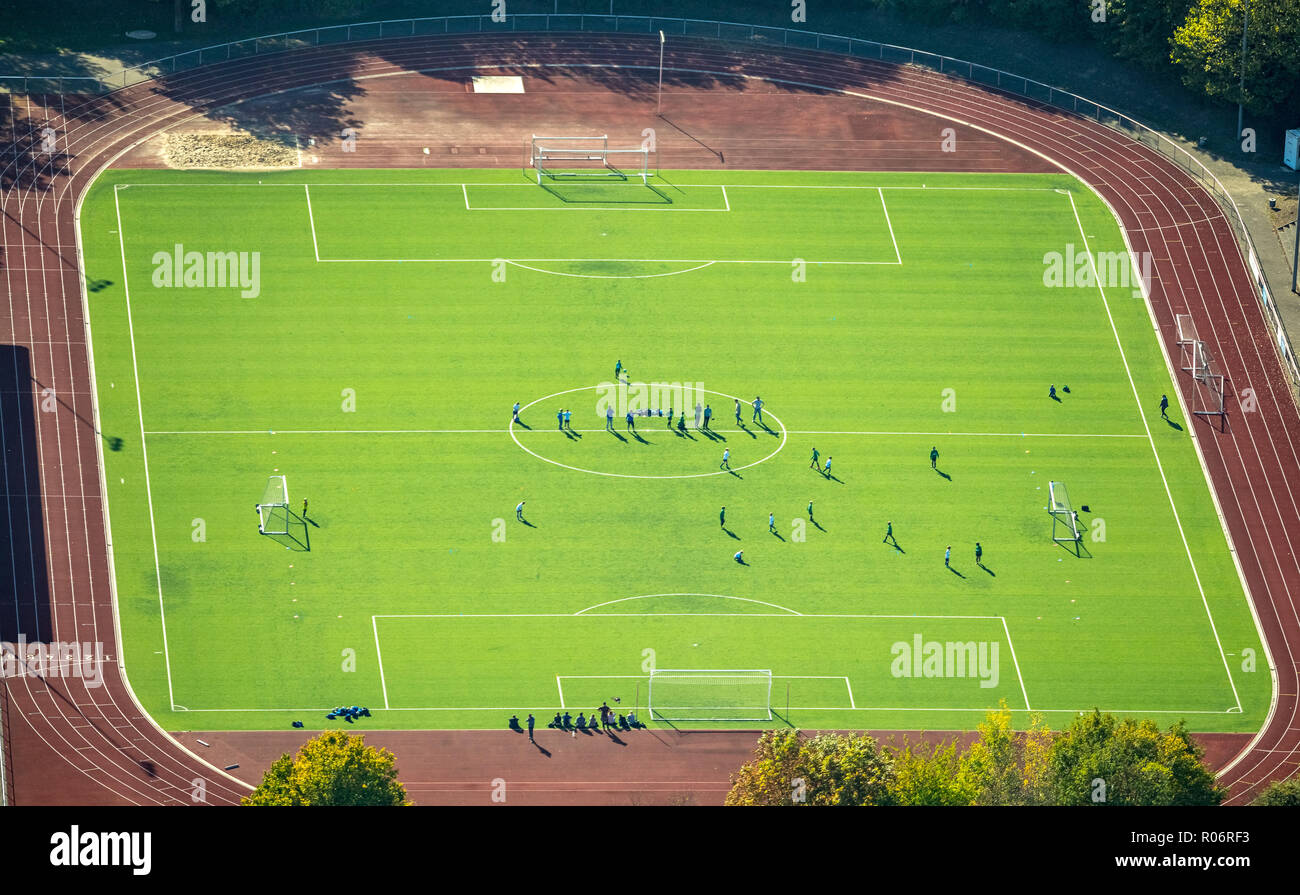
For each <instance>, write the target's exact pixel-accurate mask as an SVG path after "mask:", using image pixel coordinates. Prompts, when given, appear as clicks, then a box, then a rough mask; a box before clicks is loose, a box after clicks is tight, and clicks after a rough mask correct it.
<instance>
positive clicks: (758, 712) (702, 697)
mask: <svg viewBox="0 0 1300 895" xmlns="http://www.w3.org/2000/svg"><path fill="white" fill-rule="evenodd" d="M647 708H648V709H649V713H650V717H651V718H652V719H658V720H660V721H771V720H772V672H771V670H770V669H741V670H736V669H722V670H718V669H655V670H654V671H651V672H650V693H649V701H648V703H647Z"/></svg>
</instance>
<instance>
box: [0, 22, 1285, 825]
mask: <svg viewBox="0 0 1300 895" xmlns="http://www.w3.org/2000/svg"><path fill="white" fill-rule="evenodd" d="M658 53H659V43H658V41H654V40H651V39H647V38H641V37H639V36H631V35H618V36H617V37H614V36H609V37H605V36H601V35H592V34H583V35H536V36H534V35H517V34H515V35H510V36H508V37H497V36H493V35H484V36H468V35H458V36H454V37H419V38H407V39H397V40H383V41H374V42H367V43H355V44H347V45H341V46H340V45H336V46H328V47H318V48H310V49H303V50H295V51H293V52H291V53H285V54H279V55H275V56H264V57H252V58H248V59H243V60H238V61H234V62H229V63H223V64H220V65H214V66H210V67H205V68H202V69H197V70H195V71H193V72H190V73H186V74H181V75H174V76H170V77H168V78H166V79H163V80H161V81H157V82H151V83H147V84H141V85H137V86H136V87H132V88H130V89H127V90H123V91H119V92H118V93H114V94H111V95H109V96H107V97H99V98H74V97H55V98H50V99H48V100H46V99H45V98H41V97H15V98H11V99H10V100H9V103H10V106H9V111H10V114H9V116H8V117H9V120H8V121H7V122H4V124H5V125H6V126H7V127H8V129H9V131H10V133H9V134H8V139H9V140H10V144H11V145H10V146H9V147H8V149H7V154H6V156H5V157H4V158H3V169H2V170H0V183H2V184H3V189H4V193H3V201H2V202H0V204H2V205H3V210H4V217H3V231H2V241H0V246H2V247H3V251H4V257H3V266H4V290H5V298H4V300H3V303H2V304H0V344H14V345H20V346H25V347H26V348H28V349H29V350H30V352H31V354H30V358H31V365H32V373H31V376H32V378H33V379H34V380H35V381H36V386H35V387H34V388H33V389H32V391H31V392H30V393H27V394H24V395H22V396H21V397H22V400H24V401H31V402H32V404H33V405H35V404H36V403H37V399H38V395H40V394H41V389H44V388H49V389H53V392H52V393H46V396H48V397H54V398H56V399H57V400H56V402H55V406H54V407H53V409H52V410H51V412H36V410H35V408H33V412H32V413H31V414H30V417H29V418H30V419H32V420H34V421H35V422H34V424H33V427H34V431H33V432H0V437H3V438H4V444H3V447H4V449H5V452H6V456H7V457H8V455H9V453H10V451H11V449H12V450H17V451H19V452H20V453H21V452H22V449H23V446H25V445H27V444H32V445H34V452H35V453H36V458H35V461H34V462H32V461H30V458H29V459H28V460H25V461H23V462H28V463H30V465H31V467H32V468H34V469H35V470H37V472H38V475H39V482H38V483H37V484H35V485H33V484H31V483H29V482H28V481H27V480H26V479H23V480H22V482H21V484H22V490H21V492H20V493H21V499H19V498H17V497H15V493H16V492H10V491H8V490H7V491H6V495H7V496H8V498H9V504H8V507H9V512H8V518H6V519H0V532H3V533H4V534H5V535H6V536H7V537H8V538H9V539H10V540H11V541H12V542H13V543H14V544H16V545H19V547H21V550H25V551H27V553H28V554H29V556H30V558H31V560H32V561H31V563H30V564H29V566H30V568H26V567H24V568H20V565H19V563H17V562H15V563H14V566H13V568H12V569H9V570H6V569H0V586H4V585H6V584H8V582H6V581H5V578H6V577H9V578H10V579H11V581H12V585H13V593H14V596H13V598H12V604H13V605H12V612H13V616H14V620H13V622H10V623H8V624H15V625H17V627H16V628H15V630H24V631H27V632H29V639H36V638H32V637H31V634H30V632H31V631H32V630H37V629H39V630H37V637H40V638H46V639H57V640H73V639H76V640H98V641H101V642H104V643H106V644H116V643H117V638H116V629H115V617H114V611H113V603H112V590H111V585H110V575H109V563H108V560H109V553H108V549H107V545H106V529H105V524H104V500H103V483H102V481H101V476H100V473H99V470H100V463H99V454H98V452H99V451H100V450H102V447H101V445H100V441H99V438H98V434H97V432H96V430H95V426H94V422H95V413H94V404H93V394H92V388H93V383H92V379H91V374H90V368H89V352H88V344H87V330H86V321H85V316H84V307H83V303H82V294H81V286H80V279H79V272H78V261H79V259H78V252H77V242H76V228H75V222H76V212H77V205H78V202H79V200H80V198H81V196H83V195H84V193H85V191H86V189H87V188H88V186H89V185H90V183H91V181H92V180H93V179H94V177H95V176H96V175H97V173H98V172H99V171H100V170H102V168H103V167H105V166H106V165H107V164H109V163H110V162H111V161H112V160H113V159H114V158H115V157H117V156H118V155H119V154H121V153H122V152H124V151H126V150H127V149H129V148H130V147H131V146H132V145H134V144H136V143H138V142H139V141H141V140H143V139H146V138H147V137H149V136H150V135H152V134H155V133H157V132H158V131H159V130H161V129H163V128H165V127H168V126H170V125H174V124H176V123H177V122H180V121H182V120H184V119H185V118H187V117H191V116H195V115H202V114H204V113H205V112H207V111H211V110H214V109H217V108H219V107H221V106H223V105H227V104H229V103H231V102H234V101H236V100H239V99H245V98H249V97H253V96H259V95H264V94H267V93H269V92H272V91H277V90H286V89H292V88H295V87H304V86H310V85H314V84H320V83H324V82H330V81H338V80H345V79H349V78H360V77H366V76H372V75H379V74H384V73H392V72H400V71H413V70H418V71H432V70H448V69H465V68H466V67H470V66H479V67H484V68H490V69H495V70H501V71H509V72H513V73H522V74H529V75H532V74H538V73H544V72H545V71H547V70H548V69H549V70H565V71H568V72H570V73H573V74H582V73H584V72H585V73H589V74H593V75H600V76H603V77H611V76H618V77H637V78H644V75H645V73H646V72H650V71H652V70H654V69H655V68H656V67H657V64H658ZM664 65H665V71H666V72H668V73H669V76H670V78H671V79H672V81H673V82H676V83H680V84H689V83H701V84H702V83H709V82H713V81H716V80H718V79H721V80H722V81H724V82H727V81H728V79H735V78H738V77H752V78H762V79H767V80H770V81H772V82H774V83H776V84H778V85H781V86H784V87H786V88H788V89H790V90H792V91H820V90H829V91H845V90H847V91H851V92H852V93H853V94H854V95H861V96H862V97H864V98H867V99H871V100H876V101H881V102H886V103H892V104H896V105H899V106H905V107H907V108H910V109H912V110H914V111H918V112H922V113H925V114H932V115H935V116H936V117H937V118H940V119H949V120H952V121H955V122H958V123H962V124H965V125H968V126H971V127H975V128H978V129H981V130H984V131H986V132H988V133H990V134H994V135H997V136H999V137H1001V138H1003V139H1006V140H1009V141H1012V142H1014V143H1016V144H1017V145H1019V146H1021V147H1023V148H1025V149H1028V150H1030V151H1032V152H1035V153H1037V154H1039V155H1041V156H1042V157H1043V158H1045V159H1046V160H1048V161H1050V162H1052V163H1054V164H1056V165H1058V166H1060V167H1061V168H1062V169H1064V170H1066V171H1069V172H1070V173H1072V174H1074V175H1075V176H1077V177H1078V178H1080V179H1081V180H1083V181H1084V182H1085V183H1087V184H1088V185H1089V186H1091V187H1092V188H1093V189H1095V190H1096V191H1097V192H1098V194H1100V195H1101V196H1102V198H1103V199H1105V200H1106V201H1107V202H1108V203H1109V204H1110V206H1111V207H1112V208H1113V209H1114V211H1115V213H1116V214H1117V216H1118V217H1119V220H1120V222H1121V224H1122V225H1123V227H1124V228H1125V230H1126V232H1127V235H1128V238H1129V240H1130V243H1131V245H1132V248H1133V250H1134V251H1136V252H1143V251H1149V252H1151V253H1152V255H1153V258H1154V281H1153V284H1152V290H1151V308H1152V313H1153V315H1154V317H1155V320H1156V322H1157V324H1158V325H1159V332H1160V336H1161V338H1162V339H1163V341H1164V343H1165V346H1166V348H1167V350H1168V351H1169V354H1170V355H1171V356H1175V357H1176V356H1177V351H1176V346H1175V344H1174V340H1175V334H1174V328H1173V323H1174V315H1175V314H1178V313H1190V314H1192V315H1194V317H1195V318H1196V322H1197V327H1198V334H1199V336H1200V337H1201V338H1203V339H1204V340H1205V341H1206V342H1207V343H1208V345H1209V346H1210V349H1211V351H1212V353H1213V354H1214V356H1215V358H1216V359H1217V360H1218V362H1219V364H1220V366H1221V367H1222V370H1223V372H1224V373H1225V374H1226V375H1227V377H1228V379H1229V380H1230V382H1231V383H1232V384H1233V387H1234V389H1235V390H1236V392H1237V393H1240V392H1241V390H1242V389H1244V388H1247V387H1249V388H1252V389H1253V390H1254V393H1255V396H1256V399H1257V402H1258V409H1257V411H1256V412H1254V413H1247V414H1235V413H1234V414H1232V415H1231V416H1230V418H1229V425H1228V426H1227V430H1226V431H1225V432H1222V433H1220V432H1219V431H1217V430H1216V429H1214V428H1212V427H1211V426H1209V425H1206V424H1200V423H1197V424H1195V425H1194V426H1193V429H1192V431H1193V433H1194V434H1195V435H1196V436H1197V440H1198V444H1199V449H1200V451H1201V453H1202V456H1203V459H1204V462H1205V465H1206V468H1207V470H1208V472H1209V475H1210V479H1211V483H1212V486H1213V490H1214V493H1215V495H1216V497H1217V500H1218V503H1219V504H1220V507H1221V512H1222V515H1223V518H1224V520H1225V524H1226V527H1227V530H1228V533H1229V538H1230V545H1231V546H1232V547H1233V549H1234V550H1235V554H1236V557H1237V560H1238V562H1239V564H1240V567H1241V569H1242V573H1243V575H1244V578H1245V582H1246V585H1247V588H1248V592H1249V595H1250V598H1251V600H1252V602H1253V605H1254V607H1255V610H1256V613H1257V616H1258V618H1259V622H1260V625H1261V628H1262V630H1263V632H1264V636H1265V641H1266V643H1267V645H1268V648H1269V650H1270V653H1271V657H1272V662H1273V664H1274V667H1275V679H1276V682H1277V683H1276V702H1275V705H1274V708H1273V710H1272V711H1271V712H1270V714H1269V717H1268V719H1267V722H1266V724H1265V726H1264V728H1263V729H1262V730H1261V731H1260V733H1259V734H1258V735H1257V736H1256V737H1255V738H1254V739H1253V740H1252V742H1251V743H1250V744H1249V746H1248V747H1247V748H1246V749H1244V750H1243V751H1242V752H1241V753H1240V754H1239V755H1237V756H1236V758H1234V759H1233V760H1232V761H1231V762H1229V763H1228V765H1227V766H1226V767H1225V769H1224V770H1223V772H1222V780H1223V782H1224V783H1225V784H1227V785H1228V786H1229V787H1230V789H1231V797H1230V800H1229V801H1230V803H1236V804H1239V803H1242V802H1244V801H1247V800H1248V799H1249V798H1250V797H1251V796H1252V794H1253V793H1254V792H1255V791H1256V790H1257V789H1258V788H1259V787H1260V786H1261V785H1262V784H1264V783H1265V782H1267V781H1269V780H1271V779H1276V778H1280V777H1285V776H1289V775H1291V774H1292V773H1294V772H1295V770H1296V767H1297V757H1298V755H1300V723H1298V722H1297V714H1296V713H1297V698H1296V693H1297V671H1296V656H1295V649H1296V647H1297V646H1300V607H1298V606H1297V602H1296V596H1295V592H1294V591H1295V589H1296V587H1297V585H1298V584H1300V565H1298V561H1297V556H1296V551H1295V550H1294V549H1293V546H1292V543H1291V534H1290V525H1289V523H1291V522H1292V520H1294V519H1295V518H1296V516H1297V502H1296V495H1295V493H1294V491H1293V489H1292V485H1291V482H1292V481H1298V482H1300V475H1297V473H1300V457H1298V456H1297V452H1296V445H1295V441H1294V440H1293V435H1292V433H1295V432H1300V426H1297V422H1298V420H1297V408H1296V405H1295V402H1294V400H1293V399H1292V395H1291V392H1290V389H1289V387H1288V385H1287V381H1286V378H1285V375H1284V372H1283V369H1282V366H1281V362H1280V360H1279V358H1278V356H1277V353H1276V349H1275V348H1274V345H1273V342H1272V339H1271V337H1270V335H1269V331H1268V328H1267V325H1266V323H1265V321H1264V318H1263V314H1262V311H1261V309H1260V308H1259V306H1258V299H1257V298H1256V296H1255V291H1254V288H1253V285H1252V283H1251V277H1250V274H1249V272H1248V271H1247V269H1246V265H1245V262H1244V260H1243V259H1242V257H1241V254H1240V252H1239V250H1238V248H1237V243H1236V240H1235V238H1234V236H1233V232H1232V230H1231V228H1230V227H1229V225H1228V221H1227V219H1226V218H1225V216H1224V215H1223V212H1222V211H1221V209H1220V208H1219V206H1218V205H1217V204H1216V202H1215V201H1214V199H1213V198H1212V197H1211V196H1210V195H1209V194H1208V193H1206V192H1205V191H1204V190H1203V189H1202V188H1201V187H1200V186H1199V184H1198V183H1197V182H1196V181H1195V180H1194V179H1193V178H1191V177H1190V176H1189V175H1187V174H1186V173H1185V172H1183V171H1182V170H1181V169H1180V168H1178V167H1177V166H1176V165H1174V164H1172V163H1171V162H1169V161H1167V160H1165V159H1164V158H1162V157H1160V156H1159V155H1158V154H1156V153H1154V152H1152V151H1150V150H1148V149H1147V148H1145V147H1143V146H1141V145H1140V144H1137V143H1135V142H1133V141H1131V140H1129V139H1128V138H1127V137H1125V136H1123V135H1122V134H1120V133H1118V132H1116V131H1112V130H1110V129H1108V128H1106V127H1103V126H1101V125H1099V124H1097V123H1095V122H1092V121H1089V120H1087V119H1081V118H1078V117H1076V116H1073V115H1070V114H1068V113H1065V112H1063V111H1061V110H1058V109H1056V108H1053V107H1050V106H1046V105H1041V104H1036V103H1033V102H1030V101H1026V100H1024V99H1021V98H1019V97H1013V96H1009V95H1006V94H1003V93H1000V92H998V91H996V90H992V89H988V88H984V87H981V86H978V85H974V84H970V83H967V82H964V81H960V80H956V79H951V78H948V77H945V76H943V75H939V74H936V73H934V72H930V71H928V70H924V69H917V68H912V67H907V66H896V65H891V64H885V63H878V62H872V61H869V60H860V59H851V58H846V57H841V56H835V55H831V54H825V53H818V52H812V51H797V50H788V49H783V50H782V51H780V52H776V51H767V50H759V49H754V48H749V47H745V46H741V45H737V44H728V43H721V42H715V41H706V40H698V39H679V40H675V41H674V42H673V44H672V46H671V49H670V51H669V52H668V53H667V54H666V56H665V59H664ZM46 127H49V128H51V129H52V130H53V139H54V141H55V146H54V151H53V153H46V152H43V151H42V149H43V147H42V140H43V138H44V137H45V136H46V132H45V131H43V128H46ZM936 132H937V131H936ZM15 357H17V356H16V355H15ZM15 363H17V360H15ZM0 381H3V380H0ZM1175 381H1176V386H1177V387H1178V388H1179V389H1184V387H1185V386H1186V384H1187V383H1186V381H1185V380H1184V379H1183V378H1181V377H1176V380H1175ZM1183 406H1185V407H1190V406H1192V401H1190V400H1187V395H1186V394H1184V400H1183ZM15 445H16V446H17V447H15ZM15 468H21V467H20V466H15ZM8 470H9V467H8V466H6V475H8V474H9V472H8ZM6 482H7V484H6V488H8V485H9V484H12V483H11V482H9V481H8V480H6ZM15 507H18V508H19V509H20V510H21V509H22V508H24V507H25V508H27V509H28V510H31V509H32V508H36V510H38V511H39V512H38V515H37V518H38V519H39V520H40V525H39V526H36V529H37V530H38V533H39V536H40V537H39V540H40V541H43V543H41V542H38V541H31V542H29V540H28V539H29V537H30V533H31V531H32V527H31V526H29V525H26V524H23V523H24V522H25V520H23V519H21V518H20V519H18V520H15V519H14V518H13V517H14V516H15ZM18 515H20V516H21V512H18ZM19 547H15V549H14V550H13V551H11V552H13V553H14V554H15V555H17V554H18V553H20V552H21V550H20V549H19ZM42 556H43V559H44V565H43V568H44V573H45V574H46V575H47V576H48V582H43V581H40V580H38V570H39V569H40V568H42V563H41V557H42ZM23 571H28V572H30V576H29V577H30V578H31V580H25V579H23V578H22V576H21V575H20V572H23ZM9 612H10V607H9V601H0V614H2V615H4V616H6V617H7V616H8V613H9ZM0 630H7V625H6V627H5V628H3V629H0ZM110 652H111V653H113V654H112V655H111V656H110V657H109V660H110V661H106V663H105V667H104V671H103V677H104V686H102V687H97V688H92V687H88V686H85V685H84V684H82V683H81V682H80V681H77V680H75V679H67V678H60V679H55V680H48V681H47V680H40V679H37V678H33V677H23V678H14V679H9V680H7V681H6V682H5V686H4V693H5V698H4V705H0V721H2V722H3V723H4V736H5V743H6V747H7V748H8V749H9V750H10V755H11V760H10V761H9V763H8V764H6V766H5V770H6V772H8V773H9V774H10V776H9V780H10V781H11V783H12V782H13V781H14V780H15V779H16V780H17V781H19V782H18V783H17V788H16V789H14V790H13V791H11V792H10V797H11V799H13V800H14V801H17V802H23V803H39V802H47V803H48V802H55V803H80V804H86V803H107V804H146V803H165V804H190V803H192V801H193V800H194V792H195V790H196V787H197V785H198V784H196V783H195V781H202V789H203V792H204V795H205V801H206V802H207V803H209V804H212V803H230V802H233V801H235V800H237V799H238V797H239V796H240V795H241V794H242V793H243V792H244V791H246V788H245V787H244V786H243V785H242V784H240V783H238V782H237V781H235V780H234V779H233V778H229V777H227V776H225V775H223V774H222V773H220V772H219V771H217V770H216V769H215V768H213V767H211V766H209V765H207V764H206V763H204V762H203V761H202V760H201V759H199V758H198V757H197V756H195V755H193V754H192V753H190V752H188V751H187V750H185V749H184V748H183V747H181V746H180V745H179V744H178V743H176V742H175V741H174V740H173V739H171V738H170V737H168V736H167V735H166V734H165V733H164V732H162V731H161V730H160V729H159V728H158V727H157V726H156V725H154V724H153V722H152V721H151V720H150V719H149V718H148V717H147V716H146V715H145V714H144V712H143V711H142V710H141V709H140V707H139V706H138V705H137V704H136V702H135V700H134V698H133V697H132V695H131V693H130V689H129V686H128V684H127V682H126V680H125V678H124V677H123V675H122V673H121V668H120V665H119V662H120V657H119V656H118V655H116V646H112V647H111V649H110ZM32 756H35V758H33V757H32ZM51 756H58V757H57V758H52V757H51ZM32 762H40V763H41V764H40V766H39V767H32V766H29V765H30V763H32ZM58 762H61V763H62V765H60V764H58ZM46 774H48V775H49V778H48V782H42V783H32V782H28V781H38V780H41V778H42V777H43V776H45V775H46Z"/></svg>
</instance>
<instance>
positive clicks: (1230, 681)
mask: <svg viewBox="0 0 1300 895" xmlns="http://www.w3.org/2000/svg"><path fill="white" fill-rule="evenodd" d="M1067 195H1068V197H1069V199H1070V208H1071V209H1072V210H1073V212H1074V222H1075V223H1076V224H1077V225H1078V227H1079V236H1080V238H1082V239H1083V250H1084V251H1085V252H1087V253H1088V266H1089V267H1090V268H1091V270H1092V275H1093V277H1095V278H1096V282H1097V291H1098V292H1099V293H1100V294H1101V303H1102V306H1103V307H1104V308H1105V309H1106V319H1107V320H1109V321H1110V330H1111V332H1112V333H1113V334H1114V336H1115V346H1116V347H1117V348H1118V349H1119V357H1120V360H1121V361H1123V362H1124V373H1125V374H1126V375H1127V376H1128V383H1129V387H1130V388H1131V389H1132V390H1133V400H1134V401H1135V402H1136V403H1137V407H1138V416H1139V417H1141V418H1142V428H1143V429H1145V430H1146V433H1147V443H1148V444H1150V445H1151V454H1152V456H1153V457H1155V461H1156V470H1157V471H1159V473H1160V481H1161V482H1163V483H1164V486H1165V496H1166V497H1167V498H1169V509H1170V510H1171V511H1172V512H1173V514H1174V524H1175V525H1177V526H1178V537H1179V538H1181V539H1182V542H1183V550H1184V552H1185V553H1186V554H1187V562H1188V564H1189V565H1190V566H1191V568H1192V578H1193V579H1194V580H1195V581H1196V590H1197V592H1198V593H1200V595H1201V605H1202V606H1204V607H1205V615H1206V617H1207V618H1208V619H1209V620H1210V631H1211V632H1212V633H1213V634H1214V642H1215V644H1216V645H1217V646H1218V647H1219V658H1220V659H1222V660H1223V671H1224V673H1225V674H1227V675H1228V686H1230V687H1231V688H1232V697H1233V699H1234V700H1236V703H1237V711H1241V710H1242V708H1241V695H1240V694H1239V693H1238V692H1237V682H1236V681H1234V680H1233V679H1232V669H1231V668H1229V667H1228V657H1227V656H1226V655H1225V654H1224V652H1223V642H1222V641H1221V640H1219V629H1218V626H1217V625H1215V624H1214V614H1213V613H1212V612H1210V602H1209V600H1207V599H1206V597H1205V587H1204V586H1203V585H1202V584H1201V575H1200V572H1198V571H1197V569H1196V560H1195V559H1193V558H1192V548H1191V546H1190V545H1189V544H1188V543H1187V534H1186V532H1184V531H1183V521H1182V519H1181V517H1179V515H1178V507H1177V506H1176V505H1175V504H1174V495H1173V492H1172V491H1170V489H1169V480H1168V479H1167V478H1165V469H1164V465H1163V464H1162V463H1161V462H1160V452H1159V451H1158V450H1156V442H1155V439H1154V438H1152V437H1151V427H1150V425H1148V423H1147V415H1146V411H1144V410H1143V409H1142V398H1141V397H1140V396H1139V395H1138V390H1137V383H1135V382H1134V381H1133V371H1132V370H1130V369H1129V365H1128V357H1127V355H1125V353H1124V345H1123V343H1122V342H1121V341H1120V338H1119V330H1118V329H1117V328H1116V326H1115V318H1114V317H1113V316H1112V315H1111V312H1110V302H1108V301H1107V300H1106V288H1105V287H1104V286H1103V285H1102V284H1101V283H1102V281H1101V275H1100V273H1099V272H1098V271H1097V265H1096V262H1095V260H1094V258H1093V254H1092V246H1091V245H1090V244H1089V243H1088V234H1087V233H1085V232H1084V229H1083V221H1082V220H1081V219H1080V217H1079V207H1078V206H1077V205H1076V204H1075V202H1074V194H1073V193H1069V194H1067Z"/></svg>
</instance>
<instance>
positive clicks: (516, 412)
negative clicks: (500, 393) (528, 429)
mask: <svg viewBox="0 0 1300 895" xmlns="http://www.w3.org/2000/svg"><path fill="white" fill-rule="evenodd" d="M514 414H515V418H514V422H516V423H517V422H519V402H518V401H516V402H515V409H514Z"/></svg>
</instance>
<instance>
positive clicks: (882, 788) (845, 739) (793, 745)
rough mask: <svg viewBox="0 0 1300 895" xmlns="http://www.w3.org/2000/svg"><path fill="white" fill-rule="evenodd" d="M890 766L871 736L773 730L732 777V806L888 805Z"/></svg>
mask: <svg viewBox="0 0 1300 895" xmlns="http://www.w3.org/2000/svg"><path fill="white" fill-rule="evenodd" d="M891 774H892V761H891V759H890V758H889V756H888V755H887V754H885V753H884V752H882V751H881V749H880V747H879V746H878V744H877V743H876V741H875V740H874V739H872V738H871V737H869V736H841V735H838V734H822V735H820V736H816V737H813V738H812V739H804V738H803V737H802V736H800V734H799V732H798V731H795V730H770V731H768V732H767V733H765V734H763V735H762V737H760V738H759V740H758V745H757V747H756V748H755V749H754V760H753V761H750V762H747V763H746V764H744V765H742V766H741V768H740V770H739V771H737V772H736V774H735V775H734V776H733V777H732V786H731V791H730V792H729V793H727V798H726V804H728V805H884V804H888V803H889V801H890V795H889V780H890V777H891Z"/></svg>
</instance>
